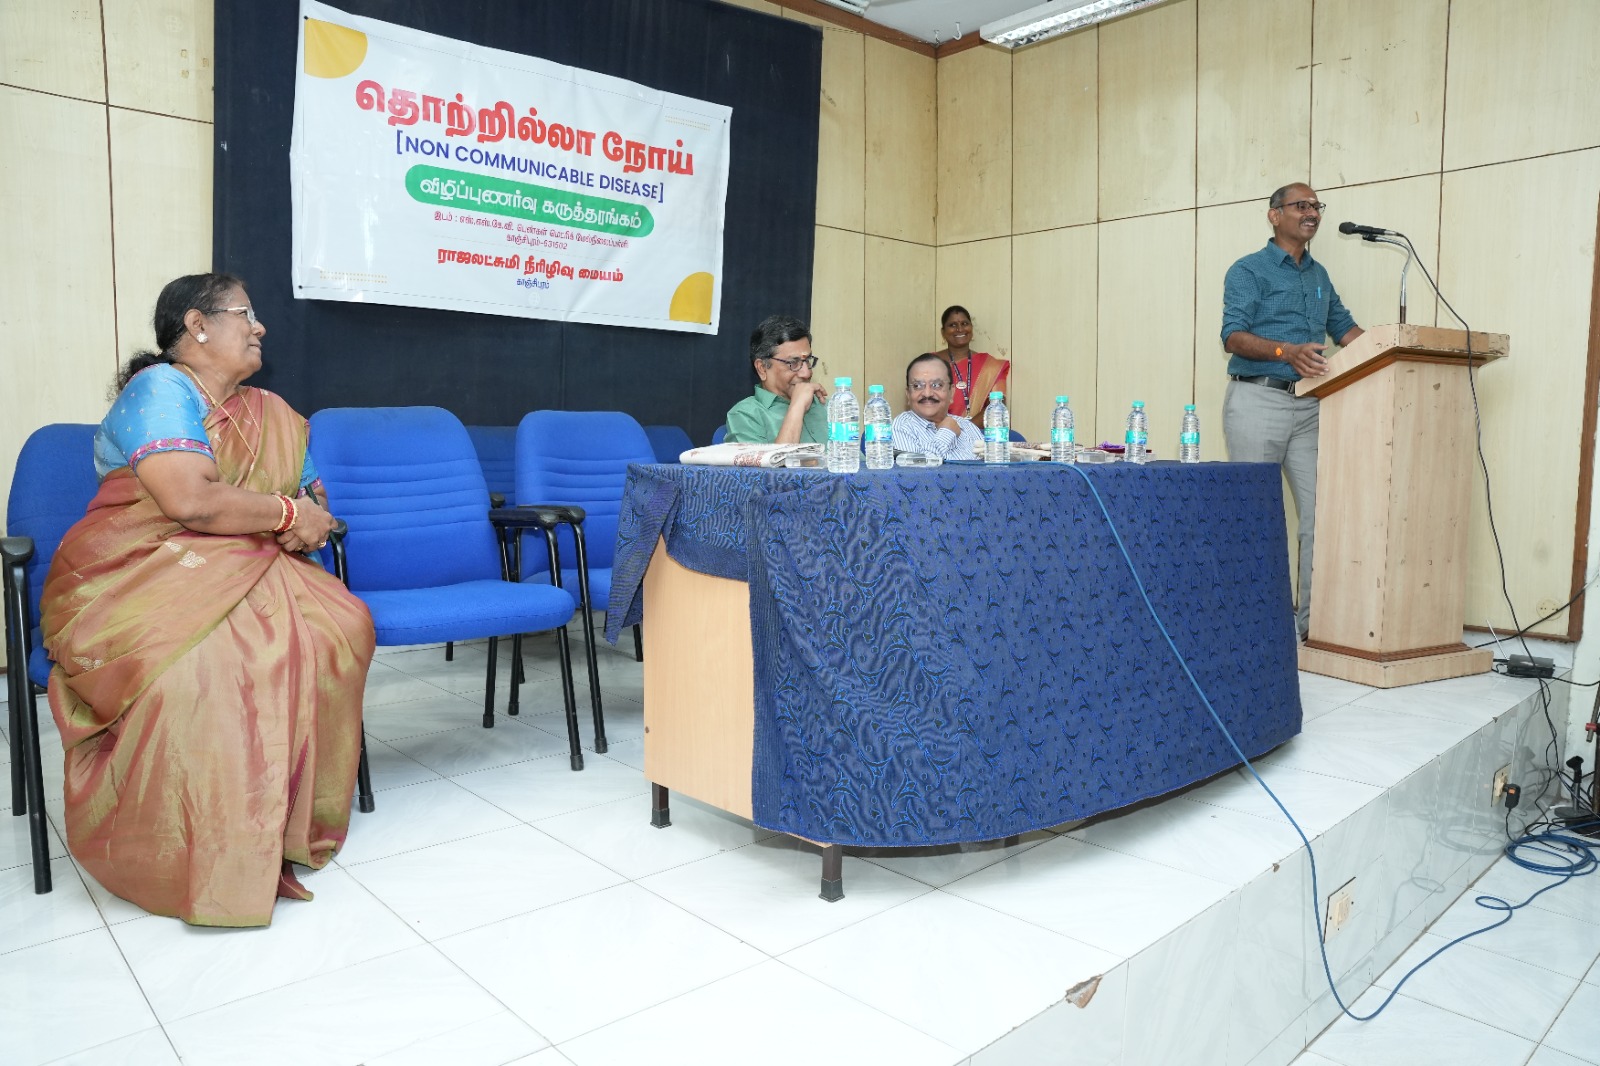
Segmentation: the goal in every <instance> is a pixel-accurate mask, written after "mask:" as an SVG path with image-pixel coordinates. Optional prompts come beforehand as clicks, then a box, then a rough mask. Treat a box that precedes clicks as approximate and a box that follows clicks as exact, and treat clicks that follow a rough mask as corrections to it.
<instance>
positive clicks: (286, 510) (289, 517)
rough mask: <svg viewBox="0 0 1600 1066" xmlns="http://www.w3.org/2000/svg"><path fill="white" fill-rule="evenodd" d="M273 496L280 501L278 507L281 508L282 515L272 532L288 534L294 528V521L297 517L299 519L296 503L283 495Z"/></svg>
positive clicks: (276, 494)
mask: <svg viewBox="0 0 1600 1066" xmlns="http://www.w3.org/2000/svg"><path fill="white" fill-rule="evenodd" d="M273 495H274V496H276V497H277V499H278V506H279V508H281V510H282V514H281V516H280V517H279V519H278V524H277V525H276V526H274V527H273V528H272V530H271V532H273V533H287V532H288V531H289V530H291V529H293V528H294V520H295V518H296V517H298V516H297V514H296V511H295V506H294V501H293V500H291V499H290V498H289V497H287V496H285V495H283V494H282V493H277V492H275V493H273Z"/></svg>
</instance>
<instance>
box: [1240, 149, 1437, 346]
mask: <svg viewBox="0 0 1600 1066" xmlns="http://www.w3.org/2000/svg"><path fill="white" fill-rule="evenodd" d="M1317 192H1318V194H1319V195H1320V196H1321V197H1322V199H1323V200H1324V201H1325V202H1327V203H1328V204H1329V207H1328V211H1327V214H1326V216H1325V217H1324V218H1323V220H1322V227H1321V232H1320V233H1319V234H1318V235H1317V239H1316V240H1315V241H1313V242H1312V245H1311V252H1312V254H1313V255H1315V256H1316V257H1317V258H1318V259H1320V260H1322V265H1323V266H1325V267H1327V268H1328V274H1329V275H1330V276H1331V277H1332V278H1333V284H1334V287H1335V288H1336V289H1338V290H1339V299H1341V300H1343V301H1344V305H1345V306H1346V307H1348V308H1349V309H1350V313H1351V314H1353V315H1355V316H1356V321H1357V322H1359V323H1360V324H1361V325H1362V326H1377V325H1383V324H1384V323H1388V322H1398V321H1399V320H1400V268H1401V267H1403V266H1404V265H1405V261H1406V253H1405V252H1403V251H1402V250H1400V249H1399V248H1396V247H1394V246H1393V245H1387V244H1379V243H1376V242H1369V241H1364V240H1362V239H1361V238H1360V237H1354V236H1351V237H1347V236H1345V235H1344V234H1342V233H1340V232H1339V229H1338V227H1339V223H1341V222H1346V221H1353V222H1360V223H1364V224H1366V225H1369V226H1382V227H1383V228H1384V229H1392V230H1399V231H1400V232H1401V233H1404V234H1406V235H1407V236H1409V237H1410V238H1411V242H1412V243H1413V244H1415V245H1416V246H1417V254H1418V255H1420V256H1421V257H1422V265H1423V266H1426V267H1427V268H1428V271H1429V272H1430V273H1432V274H1433V276H1434V277H1436V278H1437V277H1438V276H1439V176H1438V175H1437V174H1424V175H1422V176H1420V177H1415V178H1404V179H1402V180H1400V181H1384V182H1378V183H1377V184H1374V185H1358V186H1355V187H1354V188H1349V189H1319V190H1317ZM1263 215H1265V212H1263ZM1445 295H1447V296H1448V295H1449V294H1448V293H1446V294H1445ZM1406 304H1407V307H1406V311H1407V314H1406V318H1407V320H1408V321H1411V322H1421V323H1424V324H1426V325H1434V324H1440V325H1442V324H1443V323H1435V321H1434V313H1435V309H1436V308H1437V306H1438V301H1437V299H1436V298H1435V297H1434V295H1433V289H1432V287H1431V286H1430V285H1429V284H1428V279H1427V278H1425V277H1424V276H1423V274H1422V270H1421V269H1419V268H1418V266H1417V265H1416V264H1415V263H1413V264H1412V265H1411V270H1410V276H1409V280H1408V281H1407V283H1406Z"/></svg>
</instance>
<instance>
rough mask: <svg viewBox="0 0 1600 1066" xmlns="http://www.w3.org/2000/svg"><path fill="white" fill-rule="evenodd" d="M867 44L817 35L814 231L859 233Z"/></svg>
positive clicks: (857, 38)
mask: <svg viewBox="0 0 1600 1066" xmlns="http://www.w3.org/2000/svg"><path fill="white" fill-rule="evenodd" d="M865 40H866V38H864V37H862V36H861V34H859V33H852V32H850V31H849V30H844V29H840V28H838V27H836V26H835V27H832V28H824V29H823V31H822V100H821V103H820V107H819V115H818V119H817V122H818V129H817V225H819V226H833V227H836V228H838V229H851V230H855V231H856V232H858V233H859V232H861V230H862V229H863V227H864V225H865V221H864V215H863V211H864V206H863V205H864V203H865V199H864V194H863V190H864V188H865V183H866V174H865V168H866V151H867V128H866V121H867V120H866V97H865V95H864V94H865V92H866V70H865V67H864V64H865V62H866V51H865V47H864V42H865Z"/></svg>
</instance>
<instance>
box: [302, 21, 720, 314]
mask: <svg viewBox="0 0 1600 1066" xmlns="http://www.w3.org/2000/svg"><path fill="white" fill-rule="evenodd" d="M300 14H301V22H300V27H301V28H300V57H299V67H298V71H297V75H296V80H295V100H294V140H293V143H292V145H291V148H290V169H291V179H292V186H293V191H292V195H293V206H294V292H295V296H296V297H297V298H300V299H318V300H351V301H364V302H369V303H384V304H405V305H408V306H414V307H437V308H444V309H448V310H455V311H478V312H483V313H486V314H498V315H520V316H523V317H527V318H551V319H559V320H562V321H568V322H597V323H603V324H607V325H617V326H643V327H648V328H652V329H671V330H682V331H688V332H696V333H715V332H716V331H717V320H718V315H719V311H720V308H721V296H722V227H723V208H724V205H725V202H726V199H727V190H728V128H729V119H730V117H731V116H732V111H731V110H730V109H729V108H727V107H724V106H723V105H721V104H713V103H707V102H705V101H702V100H693V99H690V98H688V97H684V96H675V95H673V94H672V93H665V92H659V91H657V90H655V89H651V88H648V87H646V86H643V85H637V84H635V83H633V82H628V81H623V80H621V79H619V78H612V77H608V76H606V75H603V74H596V73H594V72H592V71H587V70H578V69H576V68H574V67H564V66H560V65H558V64H555V63H548V62H545V61H543V60H540V59H535V58H533V57H531V56H525V55H518V54H516V53H514V52H502V51H499V50H496V49H493V48H483V47H480V46H477V45H472V44H467V43H465V42H462V41H455V40H451V39H449V38H446V37H438V36H435V35H433V34H429V33H421V32H419V31H417V30H411V29H406V28H405V27H402V26H395V25H391V24H389V23H386V22H379V21H376V20H374V19H367V18H358V17H356V16H354V15H348V14H346V13H344V12H342V11H339V10H337V9H336V8H332V7H329V6H327V5H326V4H319V3H315V2H314V0H302V3H301V6H300Z"/></svg>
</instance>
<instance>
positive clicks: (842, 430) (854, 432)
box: [828, 422, 861, 441]
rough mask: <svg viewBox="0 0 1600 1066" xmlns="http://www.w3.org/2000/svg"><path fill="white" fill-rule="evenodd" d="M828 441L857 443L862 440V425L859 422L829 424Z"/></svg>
mask: <svg viewBox="0 0 1600 1066" xmlns="http://www.w3.org/2000/svg"><path fill="white" fill-rule="evenodd" d="M828 439H829V440H839V441H856V440H860V439H861V423H859V422H829V423H828Z"/></svg>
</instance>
